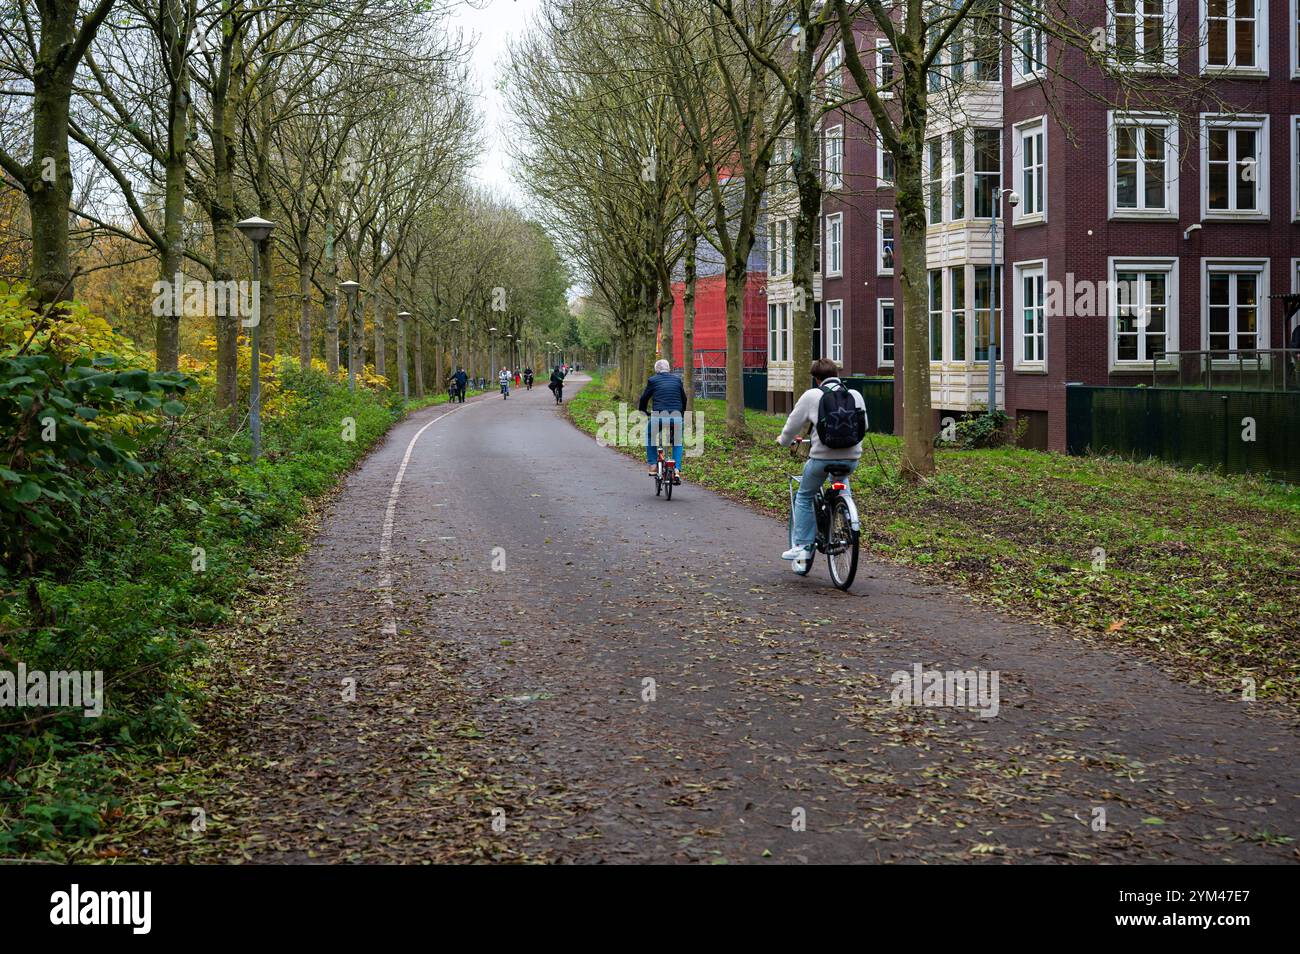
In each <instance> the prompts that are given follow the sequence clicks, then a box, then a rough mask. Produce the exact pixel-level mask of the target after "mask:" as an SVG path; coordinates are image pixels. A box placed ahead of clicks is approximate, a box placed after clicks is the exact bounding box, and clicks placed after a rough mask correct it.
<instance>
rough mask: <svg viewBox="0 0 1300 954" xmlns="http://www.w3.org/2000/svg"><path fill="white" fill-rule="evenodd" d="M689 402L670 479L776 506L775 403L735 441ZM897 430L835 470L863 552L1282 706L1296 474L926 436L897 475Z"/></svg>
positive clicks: (1293, 578)
mask: <svg viewBox="0 0 1300 954" xmlns="http://www.w3.org/2000/svg"><path fill="white" fill-rule="evenodd" d="M617 408H618V404H617V402H616V401H615V400H614V398H613V396H612V395H611V394H610V393H609V391H608V390H606V389H605V388H603V387H601V386H599V384H597V385H593V386H591V387H588V388H586V389H584V390H583V391H582V392H581V393H580V394H578V395H577V397H576V398H575V399H574V401H573V402H572V403H571V404H570V414H571V417H572V419H573V420H574V422H575V423H577V424H578V425H579V426H580V427H582V428H584V429H586V430H588V431H589V432H592V433H595V431H596V429H597V427H598V424H599V422H598V420H597V414H599V412H601V411H603V410H612V411H617ZM696 410H697V411H701V412H702V413H703V414H704V417H705V428H706V429H705V432H704V433H705V441H704V453H703V455H702V456H700V457H692V458H688V459H687V460H686V462H685V467H684V470H685V472H686V474H687V476H688V478H689V479H690V480H691V481H693V482H696V483H699V484H701V485H703V486H705V487H708V488H710V489H712V490H717V491H720V492H722V493H724V494H726V495H727V496H729V497H731V498H732V499H735V500H739V501H742V502H745V503H748V504H750V505H753V506H755V507H758V508H760V509H761V510H763V511H764V512H767V513H771V514H773V515H778V516H779V515H784V514H785V513H786V511H787V509H788V491H787V486H788V484H787V475H788V474H790V473H796V472H797V471H798V468H799V465H798V463H797V462H796V461H793V460H792V459H791V458H790V456H789V454H788V452H787V451H786V450H785V449H783V448H780V447H778V446H777V445H776V443H775V439H776V435H777V434H779V433H780V430H781V426H782V424H783V423H784V419H783V418H780V417H775V416H772V415H767V414H760V413H756V412H753V411H748V412H747V413H746V419H747V421H748V424H749V427H750V429H751V431H752V434H753V440H752V442H740V443H738V442H736V441H734V440H732V439H730V438H728V437H727V436H726V429H725V426H724V421H725V405H724V403H723V402H721V401H698V402H696ZM900 443H901V442H900V441H899V440H898V439H897V438H894V437H890V436H887V435H879V434H876V435H872V444H873V445H874V451H873V449H872V447H871V446H868V447H867V448H865V452H864V454H863V458H862V463H861V465H860V467H859V469H858V471H857V473H856V474H855V475H854V480H853V486H854V489H855V495H856V498H857V502H858V507H859V509H860V511H861V513H862V516H863V525H864V531H865V535H864V542H865V544H866V545H867V546H868V547H870V548H871V550H872V551H873V552H874V553H875V554H877V555H878V556H881V557H884V558H886V559H890V560H895V561H899V562H902V563H906V564H910V565H913V566H917V567H922V568H924V569H925V570H927V571H928V572H931V573H935V574H937V575H939V576H941V577H943V578H944V579H947V580H951V581H954V582H957V583H960V584H961V585H962V586H964V587H966V588H968V589H969V590H971V591H972V592H974V593H976V594H978V595H979V596H980V597H981V598H983V599H986V600H988V601H990V602H992V603H996V604H997V605H999V606H1002V607H1005V608H1008V609H1011V610H1014V611H1019V612H1023V613H1026V614H1028V615H1029V616H1031V617H1032V618H1034V619H1036V620H1041V621H1047V622H1053V623H1057V624H1061V625H1065V626H1069V627H1071V628H1073V629H1075V630H1076V631H1079V632H1082V633H1086V634H1089V635H1091V636H1094V637H1095V638H1096V639H1098V640H1099V641H1101V642H1103V643H1105V644H1107V645H1115V644H1123V645H1126V646H1131V647H1136V648H1137V649H1139V650H1141V651H1142V652H1143V653H1145V654H1146V655H1147V656H1149V657H1150V658H1152V659H1155V660H1157V661H1159V662H1160V663H1162V664H1164V665H1167V666H1169V667H1171V668H1175V669H1177V670H1178V671H1179V672H1180V673H1181V674H1183V675H1184V677H1185V678H1187V679H1189V680H1191V681H1193V682H1197V683H1203V684H1206V685H1209V686H1211V687H1213V688H1215V689H1217V690H1221V691H1227V692H1241V691H1242V689H1243V686H1244V685H1245V684H1244V683H1243V680H1245V679H1249V680H1253V683H1254V686H1255V691H1256V693H1257V695H1258V698H1259V699H1261V700H1264V699H1271V700H1278V701H1282V702H1285V703H1286V704H1289V705H1290V706H1292V707H1300V489H1296V488H1287V487H1285V486H1283V485H1279V484H1275V483H1270V482H1267V481H1261V480H1254V479H1249V478H1244V477H1228V478H1224V477H1220V476H1218V475H1216V474H1212V473H1206V472H1193V471H1186V470H1177V469H1174V468H1171V467H1166V466H1162V465H1159V464H1156V463H1133V462H1128V461H1120V460H1114V459H1097V458H1078V457H1067V456H1064V455H1059V454H1045V453H1038V452H1034V451H1024V450H1017V449H1005V450H980V451H939V452H936V462H937V467H938V472H937V473H936V475H935V476H934V478H933V479H931V480H930V481H928V482H927V483H926V484H924V485H922V486H915V487H914V486H910V485H908V484H906V483H904V482H902V481H900V480H898V479H897V478H896V477H895V476H894V475H896V474H897V473H898V461H899V447H900ZM632 453H634V454H635V453H636V451H632ZM877 454H878V455H879V457H878V459H877ZM1097 548H1100V549H1101V550H1103V551H1104V568H1102V567H1103V563H1102V562H1101V560H1099V557H1101V555H1102V554H1101V553H1099V552H1097Z"/></svg>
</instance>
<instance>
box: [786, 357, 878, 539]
mask: <svg viewBox="0 0 1300 954" xmlns="http://www.w3.org/2000/svg"><path fill="white" fill-rule="evenodd" d="M809 371H810V372H811V373H812V378H813V385H814V386H813V387H811V388H809V389H808V390H807V391H804V392H803V394H801V395H800V396H799V400H798V401H796V402H795V405H794V410H793V411H791V412H790V417H789V418H788V419H787V420H786V422H785V427H784V428H782V430H781V436H780V437H778V438H777V439H776V442H777V443H778V444H780V445H781V446H782V447H789V446H790V445H791V444H793V443H794V440H795V438H797V437H801V436H802V435H803V434H804V433H805V432H806V431H811V432H812V447H811V449H810V452H809V454H808V463H806V464H804V468H803V477H802V478H801V479H800V481H799V492H798V493H797V494H796V495H795V498H794V532H793V533H792V534H791V542H792V543H793V546H791V547H790V549H789V550H786V551H785V552H784V553H782V554H781V559H783V560H808V559H810V558H811V557H812V553H811V550H812V546H813V543H814V542H815V541H816V540H817V517H816V515H815V514H813V498H814V497H815V496H816V495H817V491H818V490H819V489H820V488H821V485H822V484H823V483H824V482H825V480H826V468H827V467H829V466H830V465H831V464H843V465H845V466H847V467H848V468H849V471H850V472H852V471H853V470H854V469H856V468H857V466H858V459H859V458H860V457H861V456H862V439H863V437H865V436H866V433H867V404H866V402H865V401H864V400H863V399H862V395H861V394H860V393H858V392H857V391H854V390H852V389H851V388H849V387H846V386H845V385H844V383H843V382H842V381H840V379H839V374H838V372H839V368H837V367H836V365H835V362H834V361H832V360H830V359H829V358H818V359H817V360H816V361H814V362H813V363H812V367H811V368H809ZM844 484H845V491H844V492H845V493H846V494H848V493H851V492H850V491H849V489H848V477H847V475H846V476H845V480H844Z"/></svg>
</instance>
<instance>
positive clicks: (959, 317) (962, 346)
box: [948, 265, 968, 362]
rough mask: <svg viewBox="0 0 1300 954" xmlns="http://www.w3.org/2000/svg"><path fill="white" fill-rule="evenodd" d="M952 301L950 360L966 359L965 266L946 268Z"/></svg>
mask: <svg viewBox="0 0 1300 954" xmlns="http://www.w3.org/2000/svg"><path fill="white" fill-rule="evenodd" d="M948 282H949V286H950V287H949V292H950V294H951V296H952V297H951V301H952V354H951V355H950V356H949V359H948V360H950V361H959V362H960V361H966V360H968V359H967V357H966V266H965V265H958V266H957V267H956V268H950V269H948Z"/></svg>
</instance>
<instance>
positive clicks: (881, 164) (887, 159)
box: [876, 143, 894, 188]
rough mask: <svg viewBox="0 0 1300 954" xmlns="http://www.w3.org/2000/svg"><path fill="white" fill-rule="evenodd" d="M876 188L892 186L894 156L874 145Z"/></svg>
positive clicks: (878, 145)
mask: <svg viewBox="0 0 1300 954" xmlns="http://www.w3.org/2000/svg"><path fill="white" fill-rule="evenodd" d="M876 170H877V171H876V188H891V187H892V186H893V185H894V154H893V153H892V152H889V151H887V150H885V149H882V148H880V144H879V143H877V144H876Z"/></svg>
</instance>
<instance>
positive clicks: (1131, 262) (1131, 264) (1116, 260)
mask: <svg viewBox="0 0 1300 954" xmlns="http://www.w3.org/2000/svg"><path fill="white" fill-rule="evenodd" d="M1106 268H1107V271H1106V275H1107V279H1106V287H1107V299H1108V300H1107V302H1106V351H1107V358H1108V363H1109V366H1110V370H1111V371H1149V370H1150V369H1151V360H1150V359H1149V358H1138V359H1137V360H1124V361H1121V360H1119V357H1118V353H1119V348H1118V344H1119V341H1118V330H1117V326H1116V322H1115V312H1116V309H1117V305H1118V302H1116V300H1115V288H1116V284H1115V282H1116V278H1115V276H1116V274H1118V273H1119V272H1165V273H1167V275H1168V277H1167V278H1166V279H1165V287H1166V288H1167V289H1168V290H1169V301H1168V303H1167V304H1166V305H1165V358H1164V359H1163V360H1161V361H1160V362H1158V363H1157V364H1156V367H1157V368H1160V369H1166V370H1167V369H1170V368H1173V367H1174V362H1173V360H1171V359H1170V358H1169V355H1170V353H1172V352H1176V351H1177V350H1178V259H1177V258H1161V257H1154V258H1146V257H1141V256H1116V255H1112V256H1110V257H1109V258H1108V259H1107V260H1106Z"/></svg>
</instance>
